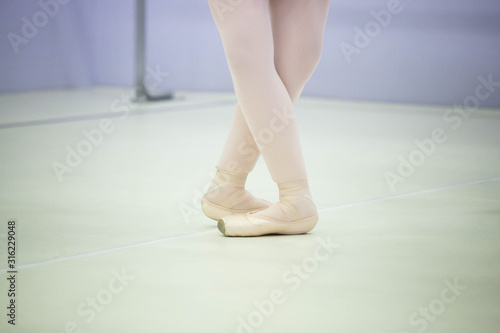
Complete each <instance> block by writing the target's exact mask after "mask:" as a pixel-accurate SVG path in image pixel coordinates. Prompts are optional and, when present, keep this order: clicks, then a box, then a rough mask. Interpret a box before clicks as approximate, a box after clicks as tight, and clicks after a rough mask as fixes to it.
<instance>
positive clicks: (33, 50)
mask: <svg viewBox="0 0 500 333" xmlns="http://www.w3.org/2000/svg"><path fill="white" fill-rule="evenodd" d="M221 1H223V2H224V1H228V0H221ZM54 3H57V7H58V8H56V6H55V5H54ZM236 3H237V2H236ZM398 3H399V4H398ZM147 4H148V11H147V20H148V23H147V24H148V25H147V27H148V38H147V63H148V67H149V70H153V71H154V70H159V71H161V72H168V73H169V74H168V76H167V78H166V79H165V80H163V81H162V85H161V86H160V90H195V91H231V89H232V85H231V78H230V75H229V72H228V70H227V65H226V63H225V58H224V52H223V50H222V46H221V43H220V40H219V36H218V34H217V30H216V28H215V25H214V24H213V21H212V18H211V16H210V12H209V10H208V6H207V3H206V0H168V1H167V0H147ZM390 6H392V7H394V8H395V6H398V9H397V10H395V11H394V12H397V13H394V14H391V17H390V18H387V17H385V18H384V17H379V18H378V19H377V16H379V14H380V13H381V11H383V10H386V11H388V10H389V9H388V7H390ZM373 11H374V12H373ZM389 12H390V11H389ZM44 13H45V14H44ZM134 13H135V7H134V1H133V0H40V1H37V0H16V1H6V0H2V1H0V38H1V42H0V92H2V93H5V92H15V91H26V90H37V89H61V88H81V87H90V86H127V87H132V86H133V85H134ZM30 25H32V26H30ZM33 27H34V29H33ZM30 28H31V29H30ZM363 35H365V36H363ZM19 38H21V39H19ZM488 75H492V79H493V80H494V81H496V82H499V81H500V1H497V0H481V1H478V0H439V1H436V0H419V1H411V0H400V1H399V2H398V0H370V1H352V0H331V8H330V13H329V20H328V24H327V30H326V35H325V46H324V52H323V58H322V60H321V63H320V65H319V66H318V69H317V71H316V73H315V74H314V76H313V77H312V78H311V81H310V82H309V83H308V85H307V86H306V88H305V91H304V94H305V95H310V96H324V97H332V98H337V99H347V100H364V101H382V102H396V103H400V102H401V103H415V104H437V105H452V104H454V103H461V102H463V100H464V98H465V97H467V96H469V95H471V94H473V93H474V89H475V87H476V86H477V85H478V77H479V76H483V77H485V78H486V77H488ZM498 90H499V91H498V92H496V93H494V94H492V95H491V96H490V97H489V98H488V99H487V100H486V101H484V102H482V105H481V106H484V107H497V108H499V107H500V89H498Z"/></svg>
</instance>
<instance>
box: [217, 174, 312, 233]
mask: <svg viewBox="0 0 500 333" xmlns="http://www.w3.org/2000/svg"><path fill="white" fill-rule="evenodd" d="M278 187H279V192H280V201H279V202H277V203H275V204H273V205H271V206H270V207H269V208H267V209H266V210H263V211H260V212H257V213H246V214H240V215H231V216H225V217H222V218H221V219H220V220H219V222H218V224H217V227H218V228H219V230H220V232H222V233H223V234H224V235H225V236H262V235H269V234H283V235H296V234H304V233H306V232H309V231H311V230H312V229H313V228H314V227H315V226H316V223H317V222H318V212H317V209H316V206H315V205H314V203H313V202H312V200H311V194H310V192H309V186H308V185H307V180H302V181H298V182H291V183H281V184H278Z"/></svg>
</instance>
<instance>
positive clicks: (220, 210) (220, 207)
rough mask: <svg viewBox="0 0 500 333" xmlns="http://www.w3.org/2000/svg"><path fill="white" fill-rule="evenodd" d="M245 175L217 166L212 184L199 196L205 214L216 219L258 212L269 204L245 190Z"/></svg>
mask: <svg viewBox="0 0 500 333" xmlns="http://www.w3.org/2000/svg"><path fill="white" fill-rule="evenodd" d="M247 176H248V174H246V173H233V172H228V171H224V170H221V169H219V168H217V173H216V174H215V177H214V181H213V182H212V185H211V186H210V188H209V189H208V191H207V193H205V195H204V196H203V197H202V198H201V208H202V210H203V212H204V213H205V215H206V216H207V217H209V218H211V219H212V220H215V221H218V220H219V219H221V218H222V217H224V216H228V215H233V214H245V213H248V212H258V211H261V210H264V209H266V208H268V207H269V206H271V203H270V202H269V201H266V200H262V199H258V198H256V197H254V196H253V195H252V194H251V193H250V192H248V191H247V190H245V182H246V179H247Z"/></svg>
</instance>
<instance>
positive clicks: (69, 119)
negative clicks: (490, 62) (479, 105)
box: [0, 88, 500, 333]
mask: <svg viewBox="0 0 500 333" xmlns="http://www.w3.org/2000/svg"><path fill="white" fill-rule="evenodd" d="M125 92H126V90H120V89H109V88H107V89H102V88H99V89H97V88H96V89H91V90H83V91H65V92H37V93H27V94H9V95H2V96H0V110H1V113H0V117H1V121H0V161H1V173H0V201H1V205H0V221H1V224H0V225H1V231H0V234H1V237H2V238H1V240H2V248H1V249H0V253H1V259H0V262H1V264H0V269H1V273H2V276H3V277H2V278H1V280H0V289H1V296H0V301H1V304H2V305H1V308H2V309H5V308H6V305H7V301H8V300H7V292H6V290H7V281H6V278H5V276H6V271H7V269H6V267H7V266H6V256H7V255H6V244H5V243H6V231H7V221H8V220H9V219H12V218H15V219H16V221H17V225H18V230H17V239H18V243H17V247H18V248H17V251H18V252H17V262H18V267H17V269H18V272H19V273H18V280H17V289H18V298H17V325H16V327H15V328H12V327H11V326H10V325H7V323H6V321H7V319H6V316H5V313H4V312H6V310H2V316H1V317H2V320H1V324H0V331H1V332H23V333H24V332H37V333H43V332H77V331H78V329H79V330H81V332H96V333H97V332H99V333H100V332H102V333H109V332H325V333H326V332H356V333H357V332H370V333H376V332H381V333H382V332H384V333H387V332H394V333H401V332H407V333H413V332H429V333H431V332H439V333H444V332H453V333H456V332H498V330H499V327H500V316H499V313H500V242H499V239H500V110H477V111H476V112H474V113H473V114H472V115H471V116H470V117H469V118H467V119H464V120H463V122H462V124H461V125H460V126H459V127H458V128H457V129H456V130H453V129H452V123H448V122H446V121H445V120H444V119H443V115H444V114H445V112H446V110H447V108H436V107H428V106H422V107H419V106H408V105H407V106H405V105H387V104H375V103H371V104H370V103H354V102H342V101H331V100H322V99H312V98H303V99H302V100H301V101H300V102H299V103H298V104H297V108H296V109H297V114H298V119H299V124H300V125H299V126H300V130H301V136H302V142H303V150H304V152H305V158H306V163H307V167H308V173H309V175H310V187H311V189H312V193H313V196H314V198H315V200H316V203H317V205H318V208H319V210H320V221H319V224H318V226H317V227H316V228H315V229H314V230H313V231H312V232H311V233H309V234H306V235H299V236H268V237H260V238H226V237H224V236H222V235H221V234H220V233H219V231H218V230H217V228H216V226H215V222H214V221H212V220H209V219H207V218H205V217H204V216H203V215H202V214H201V211H200V206H199V198H200V194H201V193H202V192H203V190H204V187H205V186H206V185H207V184H208V182H209V181H210V174H212V173H213V171H214V167H215V165H216V163H217V161H218V157H219V154H220V152H221V149H222V145H223V143H224V141H225V136H226V134H227V131H228V126H229V123H230V119H231V114H232V112H233V107H234V103H235V99H234V96H233V95H231V94H200V93H196V94H195V93H179V94H178V95H179V96H178V98H177V99H176V100H175V101H173V102H160V103H152V104H148V105H138V106H137V105H132V108H129V109H130V113H128V114H123V113H122V114H120V113H119V112H116V111H118V109H119V108H121V110H122V111H125V110H127V108H128V107H126V106H125V107H124V104H123V103H122V102H120V100H121V98H122V97H121V96H122V95H123V94H124V93H125ZM123 99H124V100H126V98H125V96H124V98H123ZM103 118H108V119H109V120H108V121H109V123H110V124H112V126H113V127H112V129H113V130H112V131H111V132H110V133H106V134H104V135H103V139H102V142H101V143H100V144H99V145H97V146H93V147H92V150H91V151H90V152H89V154H88V155H87V156H84V157H83V158H82V161H81V162H80V164H79V165H77V166H76V167H74V168H72V172H71V173H65V174H64V175H62V179H61V180H62V181H59V180H58V178H57V176H56V174H55V172H54V171H53V168H52V164H53V162H54V161H56V162H59V163H61V164H65V163H66V162H65V158H66V154H67V150H66V149H67V146H69V147H70V148H73V149H76V147H77V146H78V145H79V144H80V145H82V144H83V145H84V143H82V141H83V140H85V136H84V134H83V133H82V132H83V131H85V130H87V131H91V130H93V129H96V128H98V127H99V123H100V122H101V120H102V119H103ZM436 128H441V129H442V130H443V131H444V133H445V135H446V137H447V139H446V141H445V142H442V143H439V144H437V145H436V148H435V152H434V153H433V154H431V155H430V156H428V157H426V158H425V162H424V163H423V164H422V165H420V166H418V167H417V168H416V169H415V171H414V172H413V174H412V175H410V176H409V177H407V178H406V181H405V182H404V183H398V184H396V185H395V190H394V191H392V190H391V188H390V187H389V185H388V183H387V181H386V179H385V178H384V174H385V173H386V172H397V167H398V163H399V161H398V156H399V155H402V156H404V157H408V155H410V154H411V153H412V152H414V151H415V149H416V148H417V146H416V144H415V140H416V139H420V140H422V139H425V138H428V137H430V136H431V133H432V131H433V130H434V129H436ZM81 147H83V146H81ZM413 154H414V157H415V156H416V154H418V153H413ZM248 188H249V189H250V190H251V191H252V192H254V193H255V194H256V195H258V196H261V197H263V198H266V199H268V200H273V201H274V200H276V198H277V191H276V188H275V186H274V184H273V183H272V181H271V178H270V177H269V175H268V174H267V170H266V168H265V164H264V162H263V160H262V159H261V160H259V162H258V165H257V168H256V170H255V171H254V173H252V174H251V175H250V177H249V182H248ZM321 242H324V243H325V242H326V243H327V242H331V243H333V244H334V245H332V246H331V247H330V248H329V250H330V252H327V250H326V249H325V248H323V247H321V245H320V244H321ZM120 274H125V275H126V276H128V278H127V277H125V280H123V278H122V280H117V278H116V277H115V276H116V275H120ZM120 281H121V282H120Z"/></svg>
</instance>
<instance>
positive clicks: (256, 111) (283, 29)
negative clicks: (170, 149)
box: [208, 0, 329, 217]
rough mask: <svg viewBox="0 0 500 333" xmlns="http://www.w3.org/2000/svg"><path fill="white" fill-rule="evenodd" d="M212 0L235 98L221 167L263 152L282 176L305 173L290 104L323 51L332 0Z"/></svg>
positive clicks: (243, 163) (247, 165) (246, 164)
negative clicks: (235, 101) (236, 100)
mask: <svg viewBox="0 0 500 333" xmlns="http://www.w3.org/2000/svg"><path fill="white" fill-rule="evenodd" d="M208 1H209V5H210V10H211V12H212V15H213V18H214V21H215V23H216V26H217V28H218V30H219V33H220V36H221V39H222V43H223V46H224V50H225V53H226V57H227V61H228V65H229V69H230V72H231V76H232V79H233V85H234V90H235V93H236V97H237V99H238V105H237V107H236V111H235V113H234V117H233V120H232V124H231V129H230V132H229V136H228V138H227V141H226V144H225V146H224V150H223V152H222V156H221V158H220V161H219V164H218V168H219V169H221V170H226V171H229V172H236V173H249V172H250V171H252V169H253V168H254V166H255V163H256V162H257V159H258V158H259V155H260V154H262V156H263V158H264V161H265V163H266V166H267V168H268V169H269V172H270V174H271V177H272V179H273V180H274V181H275V182H276V183H277V184H283V183H292V182H297V181H306V180H307V174H306V168H305V164H304V159H303V156H302V150H301V145H300V140H299V130H298V127H297V121H296V119H295V111H294V106H293V104H294V102H295V101H296V100H297V99H298V98H299V96H300V94H301V92H302V89H303V87H304V85H305V84H306V82H307V80H308V79H309V78H310V76H311V75H312V73H313V71H314V69H315V68H316V66H317V64H318V61H319V59H320V56H321V50H322V44H323V34H324V28H325V23H326V18H327V14H328V6H329V0H208ZM301 193H302V192H301ZM305 196H306V197H307V196H308V195H305ZM298 204H300V203H298ZM270 208H272V207H270ZM272 210H273V209H271V211H272ZM265 212H266V211H263V212H261V213H263V214H265ZM272 215H273V216H274V217H276V214H272ZM278 215H279V213H278Z"/></svg>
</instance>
